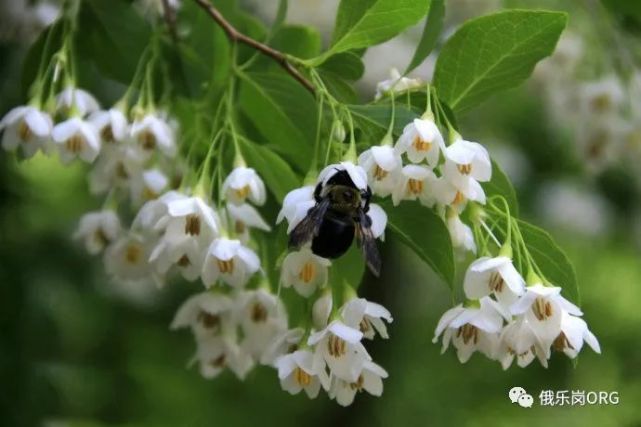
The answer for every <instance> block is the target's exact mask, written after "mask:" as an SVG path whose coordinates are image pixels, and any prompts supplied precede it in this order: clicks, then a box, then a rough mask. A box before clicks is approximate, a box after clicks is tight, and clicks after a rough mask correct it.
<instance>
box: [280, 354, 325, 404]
mask: <svg viewBox="0 0 641 427" xmlns="http://www.w3.org/2000/svg"><path fill="white" fill-rule="evenodd" d="M274 365H275V366H276V369H278V378H279V379H280V385H281V387H282V388H283V390H285V391H287V392H289V393H290V394H298V393H300V392H301V391H302V390H305V393H307V396H309V398H310V399H314V398H315V397H316V396H318V392H319V391H320V388H321V386H322V387H323V388H324V389H325V390H327V389H329V377H328V376H327V372H325V367H324V366H323V365H322V364H319V363H317V361H316V360H314V355H313V354H312V353H311V352H310V351H309V350H297V351H295V352H293V353H290V354H287V355H285V356H280V357H279V358H278V359H276V361H275V362H274Z"/></svg>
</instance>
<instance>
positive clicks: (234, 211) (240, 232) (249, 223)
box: [227, 203, 271, 242]
mask: <svg viewBox="0 0 641 427" xmlns="http://www.w3.org/2000/svg"><path fill="white" fill-rule="evenodd" d="M227 213H229V218H230V220H231V222H232V224H231V226H232V228H233V229H234V232H235V233H236V235H237V236H238V237H239V239H240V240H241V241H242V242H247V241H248V240H249V229H250V228H257V229H259V230H263V231H271V227H270V226H269V224H267V223H266V222H265V220H264V219H263V217H262V216H260V213H258V211H257V210H256V208H255V207H253V206H252V205H250V204H249V203H243V204H242V205H235V204H233V203H227Z"/></svg>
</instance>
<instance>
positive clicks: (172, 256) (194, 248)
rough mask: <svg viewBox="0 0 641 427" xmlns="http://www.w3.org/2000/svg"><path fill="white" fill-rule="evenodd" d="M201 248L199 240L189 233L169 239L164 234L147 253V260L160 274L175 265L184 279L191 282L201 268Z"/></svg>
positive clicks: (202, 254)
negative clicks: (148, 253)
mask: <svg viewBox="0 0 641 427" xmlns="http://www.w3.org/2000/svg"><path fill="white" fill-rule="evenodd" d="M203 249H204V248H203V247H202V246H201V245H200V244H199V241H198V240H197V239H193V238H191V236H189V235H184V236H181V237H178V238H171V239H170V238H167V237H166V236H165V237H163V238H162V239H160V241H159V242H158V244H157V245H156V246H155V247H154V250H153V251H152V252H151V254H150V255H149V262H150V263H151V264H152V265H153V266H154V268H155V269H156V270H157V271H158V273H159V274H161V275H166V274H167V273H168V272H169V270H170V269H171V268H172V267H176V269H178V270H179V271H180V274H181V275H182V276H183V278H185V280H188V281H190V282H193V281H194V280H196V279H197V278H198V276H200V273H201V271H202V268H203V260H204V256H205V254H204V250H203Z"/></svg>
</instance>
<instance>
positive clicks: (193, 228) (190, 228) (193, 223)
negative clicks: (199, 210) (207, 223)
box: [185, 214, 200, 236]
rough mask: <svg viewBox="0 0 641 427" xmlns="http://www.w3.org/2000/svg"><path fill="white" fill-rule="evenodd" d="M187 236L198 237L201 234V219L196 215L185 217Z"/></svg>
mask: <svg viewBox="0 0 641 427" xmlns="http://www.w3.org/2000/svg"><path fill="white" fill-rule="evenodd" d="M185 234H189V235H190V236H198V235H199V234H200V217H199V216H198V215H196V214H190V215H187V217H185Z"/></svg>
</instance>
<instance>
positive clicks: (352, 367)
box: [307, 320, 371, 382]
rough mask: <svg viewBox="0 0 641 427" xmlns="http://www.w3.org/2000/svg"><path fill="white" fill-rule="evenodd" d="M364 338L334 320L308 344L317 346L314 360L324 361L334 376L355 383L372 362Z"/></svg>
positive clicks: (360, 333)
mask: <svg viewBox="0 0 641 427" xmlns="http://www.w3.org/2000/svg"><path fill="white" fill-rule="evenodd" d="M362 338H363V333H362V332H360V331H359V330H358V329H354V328H352V327H349V326H347V325H345V324H344V323H343V322H341V321H339V320H334V321H332V322H331V323H330V324H329V325H327V327H326V328H325V329H322V330H320V331H318V332H315V333H313V334H312V335H311V336H310V337H309V339H308V340H307V344H308V345H310V346H315V350H314V358H315V359H316V360H317V361H324V362H325V363H326V364H327V366H329V369H330V370H331V374H332V376H336V377H338V378H341V379H343V380H345V381H349V382H355V381H357V379H358V376H359V375H360V373H361V371H362V370H363V365H364V364H365V362H366V361H368V360H371V357H370V356H369V354H368V353H367V350H365V347H364V346H363V344H361V339H362Z"/></svg>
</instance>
